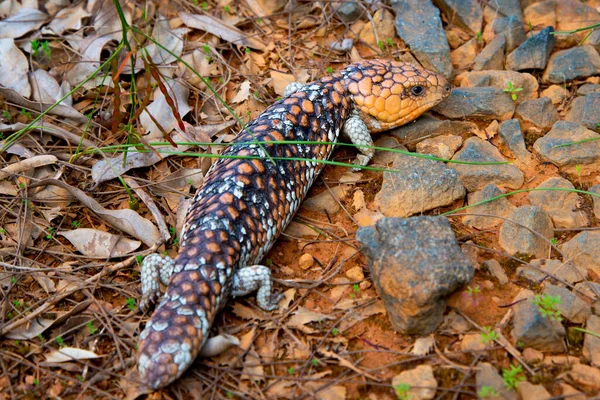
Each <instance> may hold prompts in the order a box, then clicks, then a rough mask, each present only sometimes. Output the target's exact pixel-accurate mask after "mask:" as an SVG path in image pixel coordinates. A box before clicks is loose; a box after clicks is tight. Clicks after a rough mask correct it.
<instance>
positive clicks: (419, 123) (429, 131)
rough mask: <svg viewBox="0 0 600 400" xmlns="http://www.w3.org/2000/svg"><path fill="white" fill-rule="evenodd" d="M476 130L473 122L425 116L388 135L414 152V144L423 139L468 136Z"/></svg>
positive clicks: (393, 130)
mask: <svg viewBox="0 0 600 400" xmlns="http://www.w3.org/2000/svg"><path fill="white" fill-rule="evenodd" d="M476 129H478V128H477V125H476V124H475V123H473V122H467V121H449V120H440V119H437V118H435V117H432V116H431V115H429V114H425V115H423V116H421V118H419V119H417V120H416V121H414V122H411V123H410V124H406V125H403V126H401V127H399V128H395V129H392V130H391V131H390V132H389V133H390V134H391V135H393V136H394V137H396V138H398V140H400V141H401V142H403V143H406V147H407V148H408V149H409V150H410V151H414V150H415V148H416V143H418V142H420V141H421V140H423V139H426V138H429V137H434V136H439V135H457V136H462V135H469V136H470V134H471V132H474V131H475V130H476ZM375 154H376V155H377V153H375Z"/></svg>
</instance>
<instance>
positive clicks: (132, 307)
mask: <svg viewBox="0 0 600 400" xmlns="http://www.w3.org/2000/svg"><path fill="white" fill-rule="evenodd" d="M127 308H129V309H130V310H131V311H135V299H134V298H133V297H129V298H128V299H127Z"/></svg>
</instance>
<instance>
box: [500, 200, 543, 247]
mask: <svg viewBox="0 0 600 400" xmlns="http://www.w3.org/2000/svg"><path fill="white" fill-rule="evenodd" d="M534 232H535V233H534ZM552 237H554V227H553V226H552V220H551V219H550V217H549V216H548V214H546V213H545V212H544V210H542V209H541V208H539V207H535V206H521V207H518V208H516V209H515V210H514V211H513V212H512V213H510V214H509V216H508V217H507V219H506V221H504V223H503V224H502V226H501V227H500V235H499V241H500V246H502V248H503V249H504V250H506V252H507V253H509V254H511V255H514V254H517V253H520V254H526V255H531V256H535V257H536V258H543V257H545V256H546V255H548V250H549V249H550V243H549V240H550V239H551V238H552ZM544 238H545V239H546V240H544Z"/></svg>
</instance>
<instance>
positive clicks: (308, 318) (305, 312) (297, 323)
mask: <svg viewBox="0 0 600 400" xmlns="http://www.w3.org/2000/svg"><path fill="white" fill-rule="evenodd" d="M326 319H334V317H332V316H330V315H328V314H323V313H320V312H316V311H310V310H309V309H307V308H304V307H302V306H299V307H298V310H297V311H295V312H294V313H292V317H291V318H290V319H289V321H288V326H290V327H292V328H296V329H298V330H300V331H302V332H304V333H309V334H310V333H314V332H316V330H315V329H313V328H310V327H308V326H306V324H309V323H311V322H319V321H323V320H326Z"/></svg>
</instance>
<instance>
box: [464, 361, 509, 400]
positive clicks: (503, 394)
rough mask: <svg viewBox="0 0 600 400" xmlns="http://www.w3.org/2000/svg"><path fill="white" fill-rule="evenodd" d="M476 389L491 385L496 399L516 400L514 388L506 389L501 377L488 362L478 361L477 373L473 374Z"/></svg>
mask: <svg viewBox="0 0 600 400" xmlns="http://www.w3.org/2000/svg"><path fill="white" fill-rule="evenodd" d="M475 382H476V384H477V391H478V392H479V391H480V390H481V389H482V388H483V387H484V386H487V387H491V388H493V389H494V391H495V392H496V393H498V395H499V396H498V397H495V398H496V399H503V400H518V397H517V393H516V392H515V391H514V390H508V389H507V388H506V386H504V381H503V380H502V377H501V376H500V374H499V373H498V371H496V369H495V368H494V366H493V365H492V364H490V363H486V362H480V363H479V364H477V374H476V375H475Z"/></svg>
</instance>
